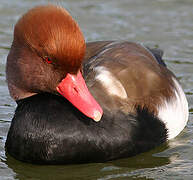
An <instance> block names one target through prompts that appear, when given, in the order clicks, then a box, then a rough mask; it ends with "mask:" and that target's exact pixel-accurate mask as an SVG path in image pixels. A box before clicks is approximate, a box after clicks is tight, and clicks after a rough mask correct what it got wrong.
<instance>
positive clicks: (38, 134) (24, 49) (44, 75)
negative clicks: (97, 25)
mask: <svg viewBox="0 0 193 180" xmlns="http://www.w3.org/2000/svg"><path fill="white" fill-rule="evenodd" d="M162 55H163V51H162V50H159V49H157V48H149V47H146V46H144V45H143V44H141V43H135V42H129V41H96V42H87V43H86V42H85V39H84V36H83V33H82V31H81V30H80V28H79V25H78V24H77V22H76V21H75V20H74V19H73V18H72V16H71V15H70V14H69V13H68V11H67V10H65V9H64V8H63V7H60V6H56V5H51V4H49V5H42V6H36V7H33V8H32V9H30V10H29V11H28V12H26V13H25V14H24V15H23V16H22V17H21V18H20V19H19V20H18V22H17V23H16V25H15V27H14V37H13V42H12V45H11V49H10V52H9V54H8V57H7V63H6V80H7V84H8V89H9V93H10V96H11V97H12V98H13V100H15V102H16V104H17V107H16V110H15V114H14V116H13V119H12V121H11V125H10V129H9V131H8V135H7V139H6V143H5V149H6V153H8V154H9V155H10V156H12V157H14V158H15V159H17V160H20V161H23V162H28V163H34V164H76V163H90V162H106V161H111V160H115V159H120V158H128V157H130V156H135V155H137V154H139V153H142V152H145V151H149V150H151V149H153V148H155V147H157V146H160V145H161V144H163V143H165V142H167V141H168V140H170V139H173V138H175V137H176V136H177V135H178V134H180V132H181V131H182V130H183V129H184V127H185V126H186V124H187V121H188V103H187V99H186V96H185V93H184V92H183V89H182V87H181V86H180V84H179V82H178V80H177V78H176V76H175V75H174V74H173V73H172V72H171V71H170V70H169V69H168V68H167V66H166V64H165V63H164V61H163V59H162Z"/></svg>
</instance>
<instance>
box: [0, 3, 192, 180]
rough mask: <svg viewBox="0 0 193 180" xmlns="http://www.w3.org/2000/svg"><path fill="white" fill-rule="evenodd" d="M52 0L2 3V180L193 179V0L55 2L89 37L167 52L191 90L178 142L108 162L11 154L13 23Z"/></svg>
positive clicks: (0, 86)
mask: <svg viewBox="0 0 193 180" xmlns="http://www.w3.org/2000/svg"><path fill="white" fill-rule="evenodd" d="M47 2H51V0H40V1H37V0H35V1H34V0H33V1H32V0H25V1H24V0H15V1H12V0H1V3H0V59H1V60H0V179H23V180H25V179H33V180H36V179H38V180H39V179H48V180H49V179H68V180H71V179H84V180H87V179H100V180H107V179H116V180H117V179H140V180H142V179H193V140H192V139H193V11H192V8H193V1H192V0H136V1H134V0H121V1H116V0H108V1H102V0H92V1H89V0H65V1H64V0H56V1H55V4H59V5H62V6H64V7H65V8H67V9H68V10H69V11H70V13H71V14H72V16H73V17H74V18H75V19H76V20H77V21H78V23H79V24H80V27H81V28H82V30H83V33H84V35H85V38H86V40H87V41H93V40H129V41H140V42H143V43H144V44H147V45H150V46H155V45H156V46H157V45H158V46H159V47H160V48H162V49H163V50H164V51H165V54H164V59H165V61H166V63H167V65H168V67H169V68H170V69H171V70H172V71H173V72H174V73H175V74H176V75H177V77H178V78H179V79H180V82H181V84H182V86H183V88H184V90H185V92H186V95H187V98H188V102H189V109H190V118H189V122H188V125H187V127H186V128H185V130H184V131H183V132H182V133H181V134H180V135H179V136H178V137H177V138H175V139H174V140H172V141H170V142H169V143H166V144H164V145H162V146H160V147H158V148H156V149H154V150H152V151H149V152H146V153H143V154H140V155H138V156H135V157H131V158H127V159H121V160H116V161H112V162H107V163H96V164H80V165H68V166H38V165H31V164H26V163H22V162H19V161H17V160H15V159H13V158H11V157H9V156H7V157H6V155H5V150H4V144H5V140H6V135H7V132H8V129H9V126H10V121H11V118H12V116H13V113H14V109H15V102H14V101H13V100H12V99H11V98H10V96H9V93H8V89H7V85H6V82H5V62H6V57H7V54H8V52H9V49H10V45H11V42H12V38H13V36H12V34H13V27H14V24H15V22H16V21H17V19H18V18H19V17H20V16H21V15H22V14H23V13H24V12H26V11H27V9H29V8H31V7H33V6H35V5H38V4H45V3H47Z"/></svg>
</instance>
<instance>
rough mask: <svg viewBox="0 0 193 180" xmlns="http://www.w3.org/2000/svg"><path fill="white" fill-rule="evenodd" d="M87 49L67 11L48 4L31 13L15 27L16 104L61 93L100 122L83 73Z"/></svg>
mask: <svg viewBox="0 0 193 180" xmlns="http://www.w3.org/2000/svg"><path fill="white" fill-rule="evenodd" d="M85 48H86V45H85V41H84V37H83V34H82V32H81V30H80V28H79V26H78V24H77V23H76V22H75V21H74V20H73V18H72V17H71V16H70V14H69V13H68V12H67V11H66V10H65V9H63V8H61V7H57V6H53V5H47V6H38V7H35V8H33V9H31V10H29V11H28V12H27V13H26V14H24V15H23V17H21V18H20V19H19V21H18V22H17V24H16V25H15V29H14V39H13V43H12V47H11V50H10V53H9V55H8V58H7V67H6V73H7V82H8V87H9V91H10V95H11V96H12V97H13V99H15V100H16V101H17V100H20V99H23V98H26V97H29V96H32V95H34V94H37V93H43V92H48V93H54V94H60V95H62V96H64V97H65V98H66V99H68V100H69V101H70V102H71V103H72V104H73V105H74V106H75V107H76V108H77V109H79V110H80V111H81V112H82V113H83V114H85V115H86V116H88V117H90V118H92V119H94V120H95V121H99V120H100V119H101V116H102V113H103V112H102V109H101V107H100V105H99V104H98V103H97V102H96V100H95V99H94V98H93V97H92V95H91V94H90V93H89V91H88V89H87V87H86V84H85V81H84V79H83V77H82V74H81V64H82V61H83V58H84V54H85Z"/></svg>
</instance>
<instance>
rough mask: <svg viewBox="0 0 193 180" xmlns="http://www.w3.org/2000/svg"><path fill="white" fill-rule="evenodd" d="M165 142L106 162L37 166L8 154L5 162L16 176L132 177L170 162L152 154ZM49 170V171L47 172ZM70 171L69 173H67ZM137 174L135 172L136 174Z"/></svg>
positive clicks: (164, 146)
mask: <svg viewBox="0 0 193 180" xmlns="http://www.w3.org/2000/svg"><path fill="white" fill-rule="evenodd" d="M167 147H168V146H167V144H166V145H163V146H160V147H158V148H156V149H155V150H152V151H150V152H146V153H143V154H140V155H138V156H135V157H131V158H127V159H121V160H116V161H112V162H107V163H94V164H92V163H91V164H80V165H68V166H37V165H31V164H26V163H22V162H19V161H17V160H15V159H13V158H12V157H10V156H9V155H8V156H7V160H6V164H7V165H8V167H9V168H10V169H12V170H13V171H14V173H15V174H17V175H16V177H17V178H19V179H21V180H25V179H27V178H34V179H48V180H49V179H54V180H55V179H58V180H59V179H68V180H69V179H97V178H99V179H101V180H102V179H109V177H111V178H114V177H116V178H117V177H125V176H130V177H132V176H133V175H134V174H133V172H134V171H136V172H137V169H139V168H140V169H144V168H154V167H159V166H165V165H168V164H170V163H171V161H170V158H169V157H161V156H152V154H155V153H158V152H161V151H163V150H165V149H167ZM47 172H49V173H47ZM69 172H70V173H69ZM56 175H57V176H56ZM136 175H137V174H135V176H136Z"/></svg>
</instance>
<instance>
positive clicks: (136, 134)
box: [6, 94, 167, 164]
mask: <svg viewBox="0 0 193 180" xmlns="http://www.w3.org/2000/svg"><path fill="white" fill-rule="evenodd" d="M166 134H167V130H166V129H165V125H164V124H163V123H161V121H160V120H159V119H157V118H156V117H154V116H153V115H152V114H150V113H148V111H147V110H146V109H140V108H139V107H138V108H137V115H135V116H134V115H131V114H127V115H126V114H123V113H121V112H115V113H112V112H111V113H110V112H108V111H106V110H105V109H104V115H103V117H102V119H101V121H100V122H98V123H96V122H94V121H93V120H91V119H89V118H87V117H85V116H84V115H83V114H81V113H80V112H79V111H78V110H77V109H76V108H74V107H73V106H72V105H71V104H70V103H69V102H68V101H67V100H65V99H64V98H62V97H59V96H55V95H51V94H38V95H35V96H32V97H29V98H26V99H24V100H20V101H18V106H17V109H16V111H15V115H14V118H13V120H12V124H11V127H10V130H9V133H8V137H7V141H6V150H7V152H8V153H10V154H11V155H12V156H14V157H15V158H16V159H19V160H22V161H27V162H32V163H41V164H65V163H82V162H104V161H107V160H112V159H117V158H123V157H128V156H132V155H135V154H138V153H140V152H144V151H147V150H149V149H151V148H153V147H155V146H157V145H159V144H161V143H163V142H165V141H166V138H167V135H166Z"/></svg>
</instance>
